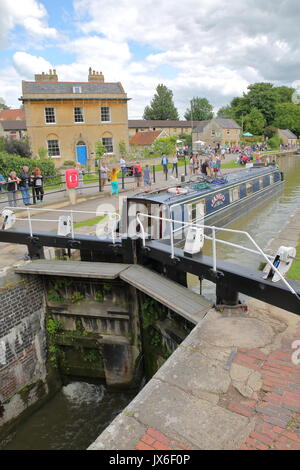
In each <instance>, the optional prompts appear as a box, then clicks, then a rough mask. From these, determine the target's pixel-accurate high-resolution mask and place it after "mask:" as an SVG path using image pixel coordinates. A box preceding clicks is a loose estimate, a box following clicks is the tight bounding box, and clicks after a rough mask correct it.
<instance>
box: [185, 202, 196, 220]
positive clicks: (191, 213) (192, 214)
mask: <svg viewBox="0 0 300 470" xmlns="http://www.w3.org/2000/svg"><path fill="white" fill-rule="evenodd" d="M187 208H188V221H189V222H193V221H194V220H196V203H195V202H193V203H192V204H188V205H187Z"/></svg>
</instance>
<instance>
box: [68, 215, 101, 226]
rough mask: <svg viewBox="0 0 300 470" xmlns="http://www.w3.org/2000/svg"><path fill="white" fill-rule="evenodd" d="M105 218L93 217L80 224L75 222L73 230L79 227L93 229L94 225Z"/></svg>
mask: <svg viewBox="0 0 300 470" xmlns="http://www.w3.org/2000/svg"><path fill="white" fill-rule="evenodd" d="M105 217H106V216H104V215H101V216H98V217H93V218H92V219H87V220H83V221H82V222H77V223H76V224H74V228H79V227H93V226H94V225H97V224H98V223H99V222H101V220H103V219H104V218H105Z"/></svg>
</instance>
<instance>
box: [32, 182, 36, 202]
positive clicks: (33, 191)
mask: <svg viewBox="0 0 300 470" xmlns="http://www.w3.org/2000/svg"><path fill="white" fill-rule="evenodd" d="M31 191H32V202H33V204H36V197H35V189H34V186H33V185H32V186H31Z"/></svg>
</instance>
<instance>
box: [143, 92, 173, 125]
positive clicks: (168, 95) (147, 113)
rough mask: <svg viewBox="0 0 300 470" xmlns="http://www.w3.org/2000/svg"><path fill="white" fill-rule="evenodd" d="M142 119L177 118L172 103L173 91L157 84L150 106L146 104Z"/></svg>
mask: <svg viewBox="0 0 300 470" xmlns="http://www.w3.org/2000/svg"><path fill="white" fill-rule="evenodd" d="M143 119H150V120H152V119H154V120H156V119H161V120H166V119H174V120H179V115H178V111H177V109H176V108H175V105H174V103H173V92H172V91H171V90H169V89H168V88H167V87H166V86H165V85H162V84H160V85H158V86H157V88H156V94H155V95H154V98H153V99H152V101H151V103H150V106H146V108H145V110H144V115H143Z"/></svg>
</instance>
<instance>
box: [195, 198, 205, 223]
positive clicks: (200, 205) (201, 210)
mask: <svg viewBox="0 0 300 470" xmlns="http://www.w3.org/2000/svg"><path fill="white" fill-rule="evenodd" d="M204 216H205V199H201V201H198V202H197V204H196V222H200V223H204V221H203V220H202V219H204Z"/></svg>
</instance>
